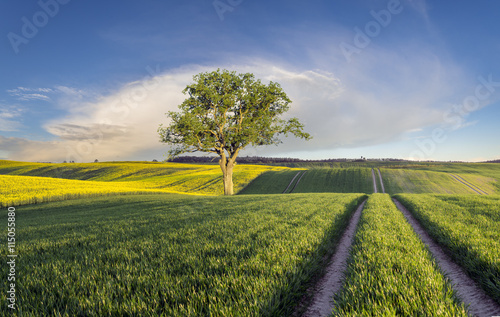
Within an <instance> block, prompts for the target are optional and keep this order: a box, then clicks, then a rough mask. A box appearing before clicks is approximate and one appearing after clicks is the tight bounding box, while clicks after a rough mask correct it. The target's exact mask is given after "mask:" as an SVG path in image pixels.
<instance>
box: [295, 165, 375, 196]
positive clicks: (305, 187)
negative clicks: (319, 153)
mask: <svg viewBox="0 0 500 317" xmlns="http://www.w3.org/2000/svg"><path fill="white" fill-rule="evenodd" d="M293 192H294V193H321V192H327V193H366V194H369V193H373V185H372V176H371V170H370V169H369V168H334V169H311V170H309V171H307V173H306V174H305V175H304V177H302V179H301V181H300V183H299V184H297V186H296V187H295V189H294V191H293Z"/></svg>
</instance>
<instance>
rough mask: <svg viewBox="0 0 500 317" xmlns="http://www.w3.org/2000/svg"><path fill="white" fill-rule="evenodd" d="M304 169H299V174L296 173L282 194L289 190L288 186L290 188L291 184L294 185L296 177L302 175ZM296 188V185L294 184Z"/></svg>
mask: <svg viewBox="0 0 500 317" xmlns="http://www.w3.org/2000/svg"><path fill="white" fill-rule="evenodd" d="M301 172H302V171H298V172H297V174H295V176H294V177H293V178H292V180H291V181H290V184H288V186H287V187H286V188H285V190H284V191H283V193H282V194H285V193H286V192H287V191H288V188H290V186H292V184H293V182H294V181H295V179H296V178H297V176H299V175H300V173H301ZM294 188H295V186H294Z"/></svg>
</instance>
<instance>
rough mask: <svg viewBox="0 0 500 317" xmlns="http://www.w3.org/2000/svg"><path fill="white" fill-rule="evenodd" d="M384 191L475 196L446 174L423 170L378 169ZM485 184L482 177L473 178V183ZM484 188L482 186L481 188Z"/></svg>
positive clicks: (484, 179)
mask: <svg viewBox="0 0 500 317" xmlns="http://www.w3.org/2000/svg"><path fill="white" fill-rule="evenodd" d="M380 172H381V173H382V179H383V181H384V185H385V190H386V192H387V193H389V194H397V193H415V194H424V193H427V194H431V193H436V194H476V192H475V191H474V190H472V189H470V188H469V187H467V186H466V185H463V184H462V183H460V182H458V181H457V180H455V179H454V178H453V177H451V176H450V175H449V174H448V173H443V172H433V171H425V170H407V169H386V168H382V169H380ZM481 181H484V182H487V178H486V177H483V176H475V177H474V181H473V182H474V183H481ZM483 187H484V186H483Z"/></svg>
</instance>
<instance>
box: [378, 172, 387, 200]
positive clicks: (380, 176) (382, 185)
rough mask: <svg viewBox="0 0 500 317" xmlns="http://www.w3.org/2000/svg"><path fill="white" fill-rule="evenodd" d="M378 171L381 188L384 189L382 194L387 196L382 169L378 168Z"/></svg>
mask: <svg viewBox="0 0 500 317" xmlns="http://www.w3.org/2000/svg"><path fill="white" fill-rule="evenodd" d="M377 171H378V178H379V179H380V187H382V193H384V194H385V186H384V181H383V180H382V174H381V173H380V168H377Z"/></svg>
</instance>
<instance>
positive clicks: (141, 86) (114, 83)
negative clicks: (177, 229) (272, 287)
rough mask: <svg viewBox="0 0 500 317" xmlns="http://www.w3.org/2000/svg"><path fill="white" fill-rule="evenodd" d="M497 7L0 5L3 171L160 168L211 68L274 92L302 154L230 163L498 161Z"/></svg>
mask: <svg viewBox="0 0 500 317" xmlns="http://www.w3.org/2000/svg"><path fill="white" fill-rule="evenodd" d="M498 12H500V2H498V1H493V0H489V1H478V2H471V1H453V2H451V1H424V0H411V1H410V0H400V1H398V0H389V1H378V0H370V1H368V0H366V1H340V0H338V1H319V0H318V1H310V2H307V3H306V2H304V1H272V2H270V1H257V0H255V1H249V0H243V1H241V0H216V1H213V0H208V1H205V0H193V1H153V0H147V1H141V2H139V1H126V0H125V1H77V0H41V1H38V2H36V1H33V2H30V3H27V2H2V3H1V4H0V30H2V33H3V36H2V41H1V44H0V45H1V48H0V49H1V51H2V58H1V59H0V70H1V72H2V76H1V77H0V158H3V159H13V160H22V161H52V162H62V161H63V160H68V161H69V160H75V161H78V162H90V161H93V160H94V159H99V160H100V161H105V160H152V159H159V160H161V159H163V158H164V154H165V153H166V152H167V150H168V147H167V146H166V145H164V144H161V143H160V142H159V141H158V136H157V132H156V130H157V128H158V126H159V124H160V123H164V124H165V123H168V118H167V117H166V116H165V115H164V114H165V113H166V112H167V111H170V110H176V109H177V105H179V104H180V103H181V102H182V100H183V99H184V98H185V96H184V95H183V94H182V89H183V88H184V87H185V86H186V85H187V84H189V83H190V82H191V81H192V76H193V75H195V74H197V73H200V72H204V71H211V70H215V69H217V68H225V69H230V70H236V71H238V72H251V73H254V74H255V75H256V77H258V78H260V79H262V80H263V81H264V82H268V81H269V80H272V81H277V82H279V83H280V84H281V85H282V87H283V88H284V90H285V92H286V93H287V94H288V95H289V97H290V98H291V99H292V101H293V103H292V104H291V110H290V112H289V114H288V115H289V116H296V117H298V118H299V119H300V120H301V121H302V122H303V123H305V125H306V131H308V132H310V133H311V134H312V135H313V136H314V139H313V140H311V141H309V142H305V141H303V140H298V139H294V138H287V139H284V142H283V144H281V145H280V146H278V147H276V146H269V147H260V148H248V149H246V150H245V151H244V152H243V153H242V154H241V155H261V156H279V157H283V156H292V157H299V158H305V159H326V158H337V157H347V158H357V157H360V156H365V157H368V158H383V157H397V158H412V159H419V160H428V159H436V160H464V161H482V160H490V159H498V158H500V142H499V141H498V137H499V136H500V127H499V126H500V125H499V124H498V118H499V115H500V59H499V56H500V37H499V36H498V34H500V22H498Z"/></svg>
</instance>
